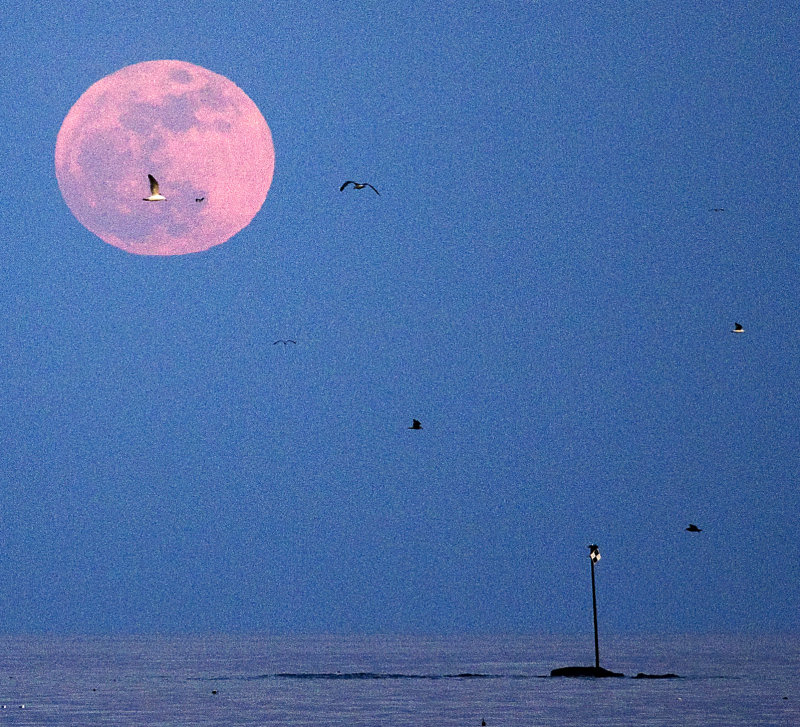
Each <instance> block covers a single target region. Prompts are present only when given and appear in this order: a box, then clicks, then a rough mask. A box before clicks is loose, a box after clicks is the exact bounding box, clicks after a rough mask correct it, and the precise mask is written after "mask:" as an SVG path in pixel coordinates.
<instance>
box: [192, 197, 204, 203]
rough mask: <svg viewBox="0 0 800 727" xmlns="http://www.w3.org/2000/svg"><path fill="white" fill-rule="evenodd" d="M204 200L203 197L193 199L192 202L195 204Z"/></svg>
mask: <svg viewBox="0 0 800 727" xmlns="http://www.w3.org/2000/svg"><path fill="white" fill-rule="evenodd" d="M204 199H205V197H195V200H194V201H195V202H202V201H203V200H204Z"/></svg>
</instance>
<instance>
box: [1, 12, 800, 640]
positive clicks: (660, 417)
mask: <svg viewBox="0 0 800 727" xmlns="http://www.w3.org/2000/svg"><path fill="white" fill-rule="evenodd" d="M445 6H447V7H445ZM799 19H800V11H798V8H797V4H796V3H794V2H781V1H780V0H778V1H777V2H776V1H773V2H769V3H766V2H752V0H748V1H747V2H739V1H737V0H732V1H731V2H725V3H722V2H712V3H701V4H698V3H697V2H695V1H692V2H685V1H683V0H677V1H676V2H674V3H671V4H669V5H666V4H664V3H663V2H647V1H645V2H621V1H619V0H609V1H608V2H604V3H602V4H600V5H598V4H597V3H591V4H588V5H587V4H582V3H575V2H561V1H558V2H544V1H543V2H538V3H532V2H482V3H465V2H458V3H441V2H438V1H435V2H434V1H430V2H428V1H423V2H418V3H406V2H393V1H389V2H380V3H374V2H327V3H314V4H313V5H311V4H308V5H303V4H296V3H284V2H269V3H265V2H261V1H259V2H249V1H248V0H238V1H237V2H233V3H228V2H224V1H222V2H214V3H210V2H205V1H199V2H198V1H196V2H189V3H187V2H181V3H176V2H172V1H171V0H162V1H161V2H159V3H158V4H157V7H154V8H153V9H151V10H149V11H146V10H145V8H144V6H142V4H141V3H128V2H114V3H105V2H104V3H100V2H91V3H90V2H78V3H76V4H75V5H74V6H70V8H69V9H68V10H67V9H66V6H64V7H57V6H55V5H52V4H49V3H32V2H21V3H15V4H13V5H11V6H9V8H6V9H5V10H4V13H3V18H2V20H0V23H2V25H1V26H0V27H1V28H2V31H1V32H2V37H1V39H2V47H3V49H4V52H3V54H2V55H0V76H2V78H3V79H5V80H4V83H3V84H2V87H0V109H2V111H0V121H1V123H2V127H1V130H2V154H1V155H0V165H2V171H3V178H4V180H5V184H4V185H3V193H2V195H0V224H1V225H2V239H1V240H0V244H1V245H2V247H1V249H2V265H1V266H0V276H1V277H2V284H0V345H1V346H2V366H1V367H0V411H1V412H2V417H0V631H2V632H5V633H17V632H31V631H33V632H38V631H54V632H79V633H84V632H91V633H95V632H100V633H105V632H113V633H117V632H154V631H155V632H184V631H198V632H206V631H263V632H269V633H291V632H322V631H326V632H412V633H413V632H442V633H452V632H462V631H464V632H515V631H525V632H537V631H553V632H568V631H575V632H582V631H584V630H585V631H587V632H589V631H590V629H591V606H590V596H589V594H590V586H589V559H588V550H587V549H586V545H587V544H589V543H597V544H598V545H599V546H600V551H601V553H602V555H603V559H602V560H601V561H600V563H599V564H598V565H597V578H598V598H599V605H600V618H601V629H603V630H605V631H606V632H613V631H616V632H620V631H621V632H624V631H642V632H654V633H663V632H680V631H729V630H734V631H736V630H747V631H752V630H796V629H797V628H798V621H797V614H798V613H800V580H798V577H797V543H798V540H800V519H799V516H798V513H800V488H798V480H799V475H800V472H798V470H799V469H800V446H798V445H799V444H800V435H799V434H798V432H799V431H800V429H799V428H798V421H799V420H800V397H799V395H798V376H797V374H798V360H799V357H800V336H798V307H799V306H798V303H800V285H798V273H799V272H800V269H799V268H800V257H799V256H798V239H799V237H798V233H799V232H800V214H798V209H800V199H799V197H800V185H798V181H800V161H799V160H800V117H798V108H800V104H798V101H800V99H799V98H798V96H800V90H799V89H800V85H799V84H798V78H800V49H799V48H798V44H797V38H798V37H800V22H798V21H799ZM157 59H177V60H184V61H188V62H190V63H194V64H197V65H200V66H203V67H204V68H207V69H209V70H211V71H213V72H215V73H218V74H221V75H223V76H225V77H227V78H229V79H230V80H231V81H233V82H234V83H235V84H236V85H238V86H239V87H240V88H241V89H242V90H243V91H244V92H245V93H246V94H247V95H248V96H249V97H250V98H251V99H252V100H253V101H254V102H255V103H256V105H257V106H258V107H259V109H260V110H261V113H262V114H263V115H264V117H265V119H266V120H267V123H268V124H269V126H270V129H271V131H272V137H273V141H274V145H275V155H276V162H275V175H274V179H273V182H272V186H271V188H270V191H269V194H268V196H267V199H266V202H265V203H264V206H263V207H262V209H261V211H260V212H259V214H258V215H257V216H256V217H255V219H254V220H253V222H252V223H251V224H250V225H249V226H248V227H246V228H245V229H244V230H242V231H241V232H240V233H238V234H237V235H236V236H234V237H233V238H232V239H231V240H229V241H228V242H226V243H225V244H223V245H221V246H218V247H215V248H212V249H211V250H209V251H207V252H203V253H197V254H192V255H185V256H178V257H169V258H153V257H142V256H136V255H131V254H128V253H126V252H124V251H122V250H119V249H116V248H114V247H111V246H109V245H107V244H105V243H103V242H102V241H101V240H99V239H98V238H97V237H95V236H94V235H92V234H91V233H89V232H88V231H87V230H86V229H85V228H83V227H82V226H81V225H80V224H79V223H78V222H77V220H76V219H75V218H74V217H73V216H72V215H71V214H70V212H69V209H68V208H67V206H66V205H65V203H64V201H63V199H62V198H61V195H60V193H59V189H58V185H57V183H56V178H55V173H54V161H53V159H54V148H55V139H56V134H57V133H58V130H59V127H60V125H61V123H62V121H63V119H64V117H65V116H66V114H67V112H68V111H69V109H70V108H71V106H72V105H73V104H74V103H75V101H76V100H77V99H78V98H79V97H80V95H81V94H82V93H83V92H84V91H85V90H86V89H87V88H88V87H89V86H90V85H91V84H93V83H94V82H95V81H97V80H99V79H100V78H102V77H104V76H106V75H108V74H110V73H112V72H114V71H116V70H119V69H120V68H122V67H124V66H127V65H130V64H133V63H138V62H141V61H147V60H157ZM348 179H353V180H356V181H366V182H370V183H372V184H374V185H375V187H377V189H379V190H380V196H377V195H375V194H374V193H373V192H372V191H371V190H369V189H368V188H367V189H364V190H361V191H356V190H354V189H352V188H349V189H347V190H345V192H340V191H339V186H340V185H341V184H342V182H344V181H345V180H348ZM717 207H721V208H724V210H725V211H724V212H711V211H710V210H711V209H712V208H717ZM737 321H738V322H740V323H742V324H743V326H744V327H745V329H746V332H745V333H744V334H741V335H734V334H732V333H731V332H730V331H731V329H732V327H733V324H734V322H737ZM288 338H291V339H295V340H296V341H297V345H282V344H279V345H273V341H275V340H276V339H288ZM412 418H417V419H419V420H420V421H421V422H422V425H423V429H422V430H421V431H410V430H408V429H407V427H408V426H410V424H411V420H412ZM690 522H694V523H697V524H698V526H699V527H700V528H702V529H703V532H702V533H699V534H690V533H687V532H685V531H684V528H685V527H686V526H687V525H688V524H689V523H690Z"/></svg>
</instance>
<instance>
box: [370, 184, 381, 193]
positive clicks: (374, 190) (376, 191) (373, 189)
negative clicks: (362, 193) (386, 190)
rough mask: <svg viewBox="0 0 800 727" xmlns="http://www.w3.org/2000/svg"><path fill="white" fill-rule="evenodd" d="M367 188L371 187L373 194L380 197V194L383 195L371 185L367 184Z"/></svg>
mask: <svg viewBox="0 0 800 727" xmlns="http://www.w3.org/2000/svg"><path fill="white" fill-rule="evenodd" d="M367 186H368V187H369V188H370V189H371V190H372V191H373V192H375V194H377V195H378V196H380V194H381V193H380V192H379V191H378V190H377V189H375V187H373V186H372V185H371V184H369V183H368V184H367Z"/></svg>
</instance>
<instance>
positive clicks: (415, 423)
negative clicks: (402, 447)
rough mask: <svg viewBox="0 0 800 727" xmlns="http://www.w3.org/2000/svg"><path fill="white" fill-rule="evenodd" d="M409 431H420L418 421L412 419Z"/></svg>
mask: <svg viewBox="0 0 800 727" xmlns="http://www.w3.org/2000/svg"><path fill="white" fill-rule="evenodd" d="M408 428H409V429H422V424H420V423H419V419H412V421H411V426H410V427H408Z"/></svg>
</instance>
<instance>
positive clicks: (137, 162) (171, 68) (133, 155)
mask: <svg viewBox="0 0 800 727" xmlns="http://www.w3.org/2000/svg"><path fill="white" fill-rule="evenodd" d="M274 167H275V150H274V148H273V146H272V134H271V133H270V130H269V127H268V126H267V122H266V121H265V120H264V117H263V116H262V115H261V112H260V111H259V110H258V107H257V106H256V105H255V104H254V103H253V102H252V101H251V100H250V98H249V97H248V96H247V94H245V92H244V91H242V90H241V89H240V88H239V87H238V86H237V85H236V84H234V83H233V82H232V81H229V80H228V79H227V78H225V77H224V76H220V75H219V74H217V73H212V72H211V71H209V70H206V69H205V68H201V67H200V66H195V65H193V64H191V63H185V62H183V61H147V62H145V63H137V64H135V65H132V66H127V67H125V68H122V69H121V70H119V71H117V72H116V73H112V74H111V75H109V76H106V77H105V78H102V79H100V80H99V81H97V83H94V84H92V85H91V86H90V87H89V88H88V89H87V91H86V92H85V93H84V94H83V95H82V96H81V97H80V98H79V99H78V100H77V101H76V103H75V105H74V106H73V107H72V108H71V109H70V110H69V113H68V114H67V116H66V118H65V119H64V122H63V123H62V124H61V129H60V130H59V132H58V137H57V139H56V151H55V168H56V179H57V180H58V186H59V188H60V189H61V194H62V196H63V197H64V201H65V202H66V203H67V206H68V207H69V209H70V211H71V212H72V214H73V215H75V217H76V218H77V220H78V221H79V222H80V223H81V224H82V225H83V226H84V227H86V229H88V230H90V231H91V232H93V233H94V234H95V235H97V236H98V237H100V238H101V239H102V240H104V241H105V242H107V243H108V244H109V245H114V246H115V247H119V248H122V249H123V250H126V251H127V252H131V253H135V254H136V255H184V254H186V253H190V252H201V251H202V250H207V249H208V248H210V247H213V246H214V245H220V244H221V243H223V242H225V241H226V240H228V239H230V238H231V237H232V236H233V235H235V234H236V233H237V232H239V231H240V230H241V229H243V228H244V227H246V226H247V225H248V224H249V223H250V221H251V220H252V219H253V217H255V216H256V214H257V213H258V211H259V210H260V209H261V206H262V205H263V204H264V200H265V199H266V198H267V192H268V191H269V186H270V184H271V183H272V173H273V170H274ZM148 174H152V175H153V177H155V179H156V180H157V181H158V184H159V192H160V194H161V195H163V196H164V197H165V198H166V199H164V200H161V201H156V202H146V201H144V198H145V197H148V196H149V195H150V184H149V182H148V176H147V175H148ZM196 200H201V201H196Z"/></svg>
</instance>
